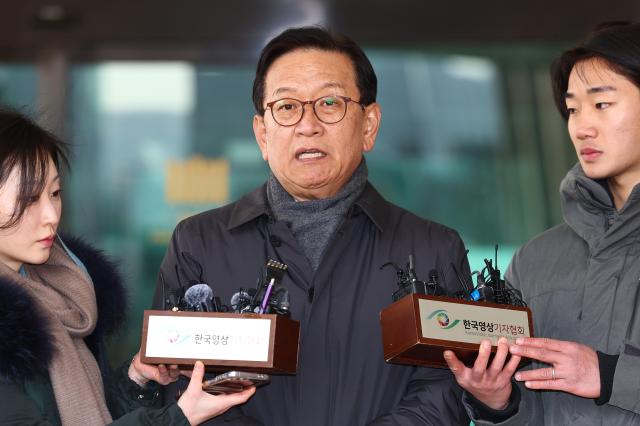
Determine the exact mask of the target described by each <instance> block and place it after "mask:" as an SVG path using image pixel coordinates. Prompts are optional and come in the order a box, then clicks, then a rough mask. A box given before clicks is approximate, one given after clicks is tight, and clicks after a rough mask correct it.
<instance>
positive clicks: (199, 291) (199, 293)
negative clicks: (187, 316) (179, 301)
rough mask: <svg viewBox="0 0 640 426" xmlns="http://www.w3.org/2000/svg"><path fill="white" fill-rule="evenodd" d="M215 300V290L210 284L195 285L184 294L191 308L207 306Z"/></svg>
mask: <svg viewBox="0 0 640 426" xmlns="http://www.w3.org/2000/svg"><path fill="white" fill-rule="evenodd" d="M212 299H213V290H211V287H209V285H208V284H204V283H201V284H194V285H192V286H191V287H189V288H188V289H187V291H186V292H185V293H184V300H185V302H186V303H187V305H188V306H189V307H192V308H193V307H198V306H200V305H202V304H203V303H204V304H205V305H206V304H208V303H210V302H211V300H212Z"/></svg>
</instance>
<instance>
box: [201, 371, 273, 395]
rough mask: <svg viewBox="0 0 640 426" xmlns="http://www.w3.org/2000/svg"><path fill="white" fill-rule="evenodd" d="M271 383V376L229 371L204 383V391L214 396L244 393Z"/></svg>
mask: <svg viewBox="0 0 640 426" xmlns="http://www.w3.org/2000/svg"><path fill="white" fill-rule="evenodd" d="M267 383H269V375H268V374H261V373H248V372H246V371H229V372H227V373H224V374H220V375H219V376H216V377H214V378H213V379H209V380H205V381H204V382H203V383H202V390H204V391H205V392H208V393H211V394H213V395H220V394H224V393H237V392H242V391H243V390H244V389H246V388H248V387H250V386H256V387H257V386H261V385H264V384H267Z"/></svg>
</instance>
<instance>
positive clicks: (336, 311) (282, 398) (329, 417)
mask: <svg viewBox="0 0 640 426" xmlns="http://www.w3.org/2000/svg"><path fill="white" fill-rule="evenodd" d="M409 254H414V255H415V259H416V264H417V265H416V270H417V274H418V277H419V278H421V279H425V280H426V279H427V277H428V276H429V271H430V270H431V269H436V270H437V271H438V272H439V274H438V275H439V277H440V281H441V284H442V285H444V286H445V287H447V288H448V290H449V291H452V292H453V291H457V290H460V285H459V283H458V281H457V279H456V277H455V273H454V271H453V270H452V268H451V263H452V262H453V263H454V264H455V265H457V266H458V265H463V266H462V270H461V271H460V272H461V273H463V274H465V275H468V273H469V271H468V263H467V261H466V256H465V249H464V245H463V243H462V241H461V239H460V237H459V236H458V234H457V233H456V232H455V231H453V230H451V229H449V228H446V227H444V226H442V225H439V224H436V223H434V222H431V221H428V220H424V219H421V218H419V217H417V216H415V215H413V214H411V213H409V212H407V211H405V210H403V209H401V208H399V207H397V206H395V205H393V204H391V203H389V202H387V201H386V200H384V199H383V198H382V197H381V196H380V194H378V192H377V191H376V190H375V189H374V188H373V186H371V185H370V184H367V186H366V187H365V189H364V191H363V193H362V195H361V196H360V197H359V199H358V200H357V201H356V202H355V204H354V205H353V206H352V208H351V209H350V211H349V212H348V214H347V218H346V220H345V221H344V222H343V223H342V224H341V225H340V226H339V228H338V230H337V231H336V232H335V234H334V235H333V237H332V239H331V240H330V242H329V245H328V247H327V248H326V250H325V252H324V255H323V258H322V260H321V263H320V266H319V268H318V269H317V271H316V272H315V274H314V272H313V270H312V268H311V266H310V264H309V262H308V260H307V259H306V258H305V256H304V254H303V250H302V249H301V248H300V247H299V245H298V243H297V242H296V240H295V238H294V236H293V234H292V233H291V230H290V229H289V228H288V226H287V224H286V223H284V222H278V221H276V220H274V219H273V218H272V215H271V213H270V209H269V207H268V203H267V198H266V191H265V187H264V186H262V187H260V188H258V189H257V190H255V191H254V192H252V193H250V194H248V195H247V196H245V197H244V198H242V199H241V200H239V201H238V202H235V203H232V204H229V205H227V206H224V207H222V208H219V209H215V210H211V211H207V212H204V213H201V214H199V215H196V216H193V217H191V218H188V219H186V220H184V221H182V222H181V223H179V224H178V226H177V227H176V229H175V232H174V234H173V237H172V239H171V243H170V245H169V248H168V251H167V254H166V256H165V258H164V260H163V263H162V266H161V276H160V277H159V280H158V286H157V290H156V295H155V299H154V307H155V308H159V309H162V308H163V307H166V306H165V305H166V304H165V303H164V301H163V294H164V295H165V296H168V295H170V294H171V292H172V291H174V290H175V289H176V288H178V287H179V286H187V285H188V284H190V283H193V282H204V283H207V284H209V285H210V286H211V287H212V288H213V290H214V293H215V294H216V295H217V296H219V297H220V298H221V299H222V301H223V302H226V303H227V304H228V303H229V300H230V298H231V296H232V295H233V294H234V293H235V292H237V291H238V288H239V287H244V288H248V287H254V286H255V283H256V279H257V278H258V277H259V276H260V274H261V271H262V268H263V267H264V265H265V264H266V262H267V260H268V259H274V260H280V261H281V262H284V263H286V264H287V265H288V266H289V269H288V271H287V274H286V275H285V278H284V279H283V282H282V284H283V285H284V286H285V287H286V288H287V289H288V291H289V294H290V299H291V313H292V318H293V319H295V320H298V321H300V324H301V331H300V334H301V335H300V348H299V358H298V372H297V374H296V375H295V376H272V380H271V383H270V384H268V385H267V386H264V387H261V388H259V389H258V390H257V392H256V394H255V395H254V396H253V397H252V398H251V399H250V400H249V401H248V402H247V403H246V404H244V405H243V406H242V408H241V409H235V410H231V411H230V412H229V413H228V415H227V416H226V419H225V420H226V422H227V423H225V424H265V425H274V426H288V425H296V426H298V425H305V426H306V425H309V426H312V425H318V426H327V425H349V426H353V425H364V424H374V425H392V424H393V425H465V426H467V425H468V424H469V419H468V417H467V414H466V412H465V410H464V408H463V406H462V403H461V393H462V392H461V389H460V388H459V387H458V385H457V384H456V382H455V380H454V378H453V376H452V375H451V373H450V372H449V371H448V370H446V369H433V368H421V367H412V366H403V365H391V364H387V363H385V361H384V357H383V353H382V338H381V332H380V322H379V321H380V320H379V313H380V311H381V310H382V309H383V308H385V307H386V306H387V305H389V304H391V302H392V299H391V295H392V293H393V292H394V291H395V290H396V289H397V285H396V276H395V275H396V274H395V271H394V270H393V269H392V268H387V269H383V270H380V266H381V265H383V264H384V263H386V262H389V261H393V262H395V263H396V264H398V265H405V264H406V262H407V259H408V256H409ZM458 267H459V266H458ZM163 283H164V285H163ZM185 384H186V381H182V382H181V383H180V384H179V385H181V386H185ZM166 393H167V395H166V398H167V401H168V402H169V401H171V400H172V399H173V398H174V396H175V389H171V390H169V391H168V392H166ZM221 421H222V418H218V419H215V420H214V421H212V422H213V423H218V422H221Z"/></svg>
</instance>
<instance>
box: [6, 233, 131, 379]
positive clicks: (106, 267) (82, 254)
mask: <svg viewBox="0 0 640 426" xmlns="http://www.w3.org/2000/svg"><path fill="white" fill-rule="evenodd" d="M61 239H62V241H64V243H65V245H66V246H67V247H68V248H69V250H70V251H71V252H72V253H74V254H75V255H76V256H77V257H78V258H79V259H80V260H81V261H82V263H83V264H84V266H85V267H86V268H87V271H88V272H89V275H90V276H91V279H92V281H93V285H94V289H95V293H96V301H97V305H98V322H97V323H96V327H95V329H94V331H93V333H92V334H91V335H89V336H87V337H86V338H85V342H86V343H87V346H88V347H89V349H91V351H92V352H93V353H94V356H96V358H97V355H98V354H97V352H98V351H99V346H100V342H101V341H102V340H103V339H104V338H105V337H106V336H108V335H110V334H112V333H113V332H114V331H116V330H117V328H118V327H119V326H120V325H121V324H122V323H123V322H124V319H125V314H126V311H127V307H126V301H127V298H126V292H125V288H124V284H123V281H122V277H121V276H120V274H119V273H118V271H117V268H116V265H115V264H114V263H113V261H112V260H110V259H109V258H108V257H107V256H106V255H105V254H104V253H103V252H102V251H100V250H97V249H96V248H94V247H91V246H90V245H89V244H87V243H86V242H84V241H83V240H82V239H79V238H74V237H70V236H64V235H63V236H62V237H61ZM35 303H36V302H35V301H34V300H33V297H32V296H31V295H30V294H29V292H28V291H26V290H25V289H24V288H22V287H21V286H20V285H19V284H18V283H17V282H15V281H13V280H10V279H6V278H4V277H0V379H9V380H10V381H14V382H22V381H25V380H30V379H32V378H34V377H36V376H38V375H43V374H47V367H48V365H49V362H50V361H51V358H52V356H53V351H54V347H53V342H52V338H51V337H50V335H49V330H48V326H47V323H46V320H45V318H44V316H43V315H42V314H41V313H39V312H38V310H37V309H35V308H34V307H35Z"/></svg>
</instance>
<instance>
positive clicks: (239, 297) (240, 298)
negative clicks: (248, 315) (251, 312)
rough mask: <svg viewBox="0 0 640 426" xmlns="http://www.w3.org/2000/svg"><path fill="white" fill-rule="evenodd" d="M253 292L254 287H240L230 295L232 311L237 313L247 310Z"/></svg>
mask: <svg viewBox="0 0 640 426" xmlns="http://www.w3.org/2000/svg"><path fill="white" fill-rule="evenodd" d="M252 290H253V291H252ZM255 292H256V290H255V289H254V288H250V289H248V290H247V291H245V290H244V289H243V288H241V289H240V291H238V292H237V293H235V294H234V295H233V296H231V301H230V302H229V304H230V305H231V309H233V312H235V313H237V314H240V313H243V312H247V308H250V307H251V306H250V305H251V300H252V299H253V296H254V295H255ZM251 293H253V294H251Z"/></svg>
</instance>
